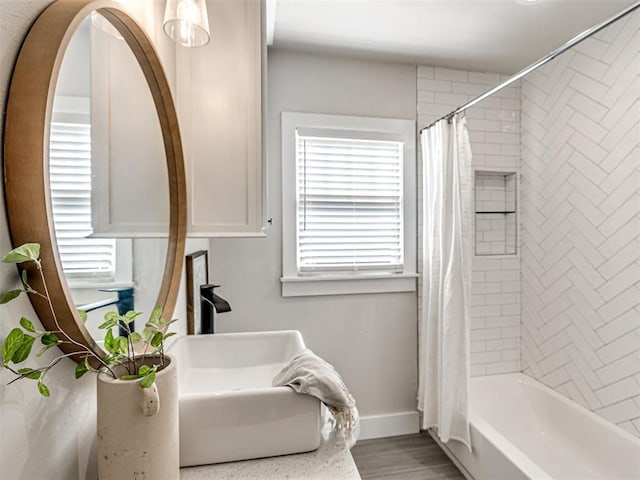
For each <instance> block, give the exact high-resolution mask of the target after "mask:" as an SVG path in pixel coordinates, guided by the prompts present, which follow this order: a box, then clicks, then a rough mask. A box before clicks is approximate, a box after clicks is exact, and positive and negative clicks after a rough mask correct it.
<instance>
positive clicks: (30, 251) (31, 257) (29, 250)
mask: <svg viewBox="0 0 640 480" xmlns="http://www.w3.org/2000/svg"><path fill="white" fill-rule="evenodd" d="M2 261H3V262H4V263H22V262H28V261H32V262H35V263H37V264H38V265H40V244H39V243H25V244H24V245H20V246H19V247H16V248H14V249H13V250H11V251H10V252H9V253H7V254H6V255H5V256H4V257H3V258H2Z"/></svg>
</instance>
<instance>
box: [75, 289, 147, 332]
mask: <svg viewBox="0 0 640 480" xmlns="http://www.w3.org/2000/svg"><path fill="white" fill-rule="evenodd" d="M100 291H101V292H115V293H116V294H117V296H116V297H112V298H107V299H106V300H99V301H97V302H93V303H88V304H86V305H82V306H80V307H78V310H83V311H85V312H87V313H89V312H91V311H92V310H97V309H98V308H102V307H107V306H109V305H115V306H116V307H117V308H118V315H124V314H125V313H127V312H128V311H129V310H133V308H134V290H133V287H125V288H105V289H102V290H100ZM120 323H121V324H122V323H124V322H122V321H121V322H120ZM119 330H120V332H119V333H120V336H121V337H126V336H127V335H128V332H127V330H126V329H125V328H124V325H120V328H119ZM129 331H131V332H133V331H135V322H134V321H131V322H129Z"/></svg>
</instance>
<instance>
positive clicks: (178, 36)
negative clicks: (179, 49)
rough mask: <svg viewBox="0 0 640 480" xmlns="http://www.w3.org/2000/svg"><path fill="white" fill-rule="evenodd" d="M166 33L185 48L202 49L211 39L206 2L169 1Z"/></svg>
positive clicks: (165, 25) (165, 17)
mask: <svg viewBox="0 0 640 480" xmlns="http://www.w3.org/2000/svg"><path fill="white" fill-rule="evenodd" d="M164 31H165V33H166V34H167V35H168V36H169V37H170V38H172V39H173V40H174V41H175V42H177V43H179V44H180V45H183V46H185V47H201V46H203V45H206V44H207V43H208V42H209V39H210V38H211V35H210V33H209V16H208V15H207V4H206V2H205V0H167V7H166V9H165V12H164Z"/></svg>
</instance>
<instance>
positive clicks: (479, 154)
mask: <svg viewBox="0 0 640 480" xmlns="http://www.w3.org/2000/svg"><path fill="white" fill-rule="evenodd" d="M417 75H418V82H417V83H418V92H417V98H418V128H423V127H425V126H427V125H429V124H431V123H433V122H434V121H435V120H437V119H438V118H440V117H442V116H443V115H446V114H447V113H449V112H451V111H452V110H454V109H455V108H457V107H459V106H460V105H462V104H463V103H466V102H467V101H469V100H471V99H472V98H474V97H476V96H477V95H479V94H481V93H483V92H485V91H487V90H489V89H490V88H492V87H494V86H496V85H497V84H499V83H500V82H501V81H502V80H504V79H506V78H507V77H505V76H503V75H500V74H497V73H480V72H468V71H464V70H450V69H446V68H438V67H429V66H418V71H417ZM519 99H520V87H519V85H513V86H510V87H508V88H506V89H504V90H502V91H501V92H499V93H498V94H496V95H494V96H492V97H491V98H489V99H487V100H485V101H483V102H481V103H480V104H479V105H477V106H475V107H473V108H471V109H469V110H467V112H466V117H467V122H468V127H469V137H470V140H471V150H472V152H473V167H474V168H480V169H486V170H491V169H513V170H514V171H517V169H518V168H519V167H520V100H519ZM418 178H422V161H419V162H418ZM418 184H419V188H418V206H419V207H418V210H419V211H418V219H419V222H420V225H419V231H420V232H421V230H422V224H421V218H422V187H421V182H418ZM503 217H504V215H503ZM513 217H514V218H513V221H514V222H515V216H513ZM503 221H504V219H503ZM493 227H494V228H496V227H497V228H503V225H494V226H493ZM488 228H489V230H483V232H489V233H490V232H491V231H492V225H491V224H489V225H488ZM489 238H491V236H489ZM510 241H515V239H510ZM418 245H419V248H418V255H419V264H418V265H419V266H418V268H419V270H420V271H422V268H421V264H422V250H421V247H420V246H421V245H422V238H420V239H419V241H418ZM490 248H491V247H490ZM472 269H473V278H472V307H471V311H472V319H471V325H470V327H471V337H470V342H471V375H473V376H476V375H486V374H494V373H508V372H518V371H520V354H519V351H520V262H519V259H518V257H517V256H512V257H505V256H496V257H490V256H487V257H481V256H478V257H474V258H473V263H472ZM418 283H419V292H420V291H421V287H422V285H421V284H422V280H421V278H420V279H419V280H418ZM419 306H420V312H419V313H420V315H421V313H422V312H421V307H422V298H421V296H420V294H419Z"/></svg>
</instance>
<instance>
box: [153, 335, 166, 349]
mask: <svg viewBox="0 0 640 480" xmlns="http://www.w3.org/2000/svg"><path fill="white" fill-rule="evenodd" d="M163 339H164V335H162V332H155V333H154V334H153V337H151V346H152V347H154V348H158V347H160V345H161V344H162V341H163Z"/></svg>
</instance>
